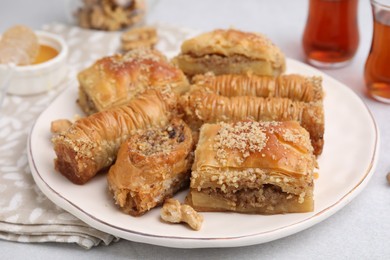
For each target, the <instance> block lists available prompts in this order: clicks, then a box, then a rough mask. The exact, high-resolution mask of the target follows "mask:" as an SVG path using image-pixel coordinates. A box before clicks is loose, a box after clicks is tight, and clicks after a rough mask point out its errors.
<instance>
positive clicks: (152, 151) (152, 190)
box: [107, 119, 193, 216]
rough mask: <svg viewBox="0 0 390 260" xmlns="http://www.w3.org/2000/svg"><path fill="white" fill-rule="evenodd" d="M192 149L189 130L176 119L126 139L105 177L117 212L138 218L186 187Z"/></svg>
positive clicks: (191, 160)
mask: <svg viewBox="0 0 390 260" xmlns="http://www.w3.org/2000/svg"><path fill="white" fill-rule="evenodd" d="M192 148H193V141H192V136H191V130H190V129H189V128H188V126H187V125H186V124H185V123H184V121H182V120H180V119H174V120H172V122H171V123H170V124H169V125H168V126H166V127H164V128H152V129H148V130H145V131H143V132H141V133H139V134H135V135H132V136H131V137H130V138H129V139H127V140H126V141H125V142H124V143H123V144H122V145H121V147H120V149H119V152H118V157H117V160H116V162H115V164H114V165H113V166H112V167H111V168H110V170H109V173H108V176H107V180H108V187H109V190H110V191H111V193H112V194H113V196H114V200H115V202H116V204H117V205H118V206H119V208H120V209H121V210H122V211H123V212H125V213H127V214H130V215H132V216H140V215H142V214H144V213H145V212H147V211H149V210H150V209H152V208H154V207H156V206H158V205H160V204H162V203H163V202H164V200H165V199H167V198H169V197H172V196H173V194H174V193H176V192H177V191H178V190H180V189H182V188H185V187H188V185H189V178H190V169H191V165H192V162H193V152H192Z"/></svg>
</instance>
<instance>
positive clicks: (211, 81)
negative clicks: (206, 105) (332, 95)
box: [192, 73, 324, 102]
mask: <svg viewBox="0 0 390 260" xmlns="http://www.w3.org/2000/svg"><path fill="white" fill-rule="evenodd" d="M192 84H193V87H197V88H203V89H207V90H209V91H211V92H213V93H216V94H218V95H221V96H225V97H237V96H254V97H282V98H288V99H291V100H293V101H302V102H316V101H322V100H323V97H324V93H323V89H322V78H321V77H318V76H313V77H308V76H302V75H298V74H289V75H281V76H278V77H271V76H257V75H237V74H226V75H214V74H213V73H206V74H203V75H197V76H195V77H193V78H192Z"/></svg>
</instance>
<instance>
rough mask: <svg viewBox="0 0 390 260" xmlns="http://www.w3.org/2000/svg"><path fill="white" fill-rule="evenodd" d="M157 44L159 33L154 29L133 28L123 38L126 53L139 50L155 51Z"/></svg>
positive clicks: (123, 47)
mask: <svg viewBox="0 0 390 260" xmlns="http://www.w3.org/2000/svg"><path fill="white" fill-rule="evenodd" d="M156 43H157V31H156V29H155V28H154V27H140V28H133V29H131V30H129V31H126V32H124V33H123V34H122V36H121V47H122V50H124V51H129V50H133V49H137V48H150V49H153V48H154V45H155V44H156Z"/></svg>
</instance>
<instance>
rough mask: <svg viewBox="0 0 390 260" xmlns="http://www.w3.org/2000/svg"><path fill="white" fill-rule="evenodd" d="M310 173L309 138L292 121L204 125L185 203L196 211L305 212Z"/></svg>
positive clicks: (310, 192) (309, 205)
mask: <svg viewBox="0 0 390 260" xmlns="http://www.w3.org/2000/svg"><path fill="white" fill-rule="evenodd" d="M316 167H317V162H316V158H315V156H314V155H313V147H312V146H311V143H310V139H309V134H308V133H307V131H306V130H305V129H304V128H302V127H301V126H300V125H299V124H298V123H297V122H295V121H288V122H263V123H260V122H254V121H240V122H236V123H231V124H227V123H220V124H205V125H203V126H202V128H201V131H200V137H199V143H198V145H197V147H196V150H195V161H194V164H193V167H192V175H191V186H190V187H191V188H190V193H189V195H188V197H187V203H188V204H189V205H191V206H193V208H194V209H195V210H198V211H234V212H241V213H255V214H279V213H292V212H310V211H313V209H314V200H313V173H314V170H315V169H316Z"/></svg>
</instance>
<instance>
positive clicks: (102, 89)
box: [78, 48, 189, 114]
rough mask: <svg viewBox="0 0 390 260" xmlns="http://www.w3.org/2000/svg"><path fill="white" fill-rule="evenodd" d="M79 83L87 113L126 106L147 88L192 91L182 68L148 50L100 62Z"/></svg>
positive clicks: (83, 72)
mask: <svg viewBox="0 0 390 260" xmlns="http://www.w3.org/2000/svg"><path fill="white" fill-rule="evenodd" d="M78 81H79V97H78V104H79V105H80V107H81V108H82V109H83V111H84V112H85V113H86V114H92V113H96V112H100V111H103V110H107V109H109V108H111V107H115V106H120V105H124V104H126V103H128V102H129V100H131V99H133V98H134V97H135V96H136V95H137V94H139V93H141V92H143V91H145V90H146V89H150V88H153V89H159V90H161V91H165V90H166V91H172V92H174V93H177V94H181V93H184V92H186V91H187V90H188V88H189V83H188V80H187V78H186V76H185V75H184V74H183V72H182V71H181V70H180V69H179V68H177V67H176V66H174V65H172V64H171V63H170V62H169V61H168V60H167V58H166V57H165V56H164V55H163V54H162V53H161V52H159V51H157V50H151V49H146V48H140V49H135V50H132V51H129V52H127V53H126V54H123V55H122V54H115V55H113V56H108V57H104V58H102V59H99V60H98V61H96V62H95V63H94V64H93V65H92V66H90V67H88V68H86V69H84V70H83V71H81V72H80V73H79V74H78ZM167 86H168V89H167Z"/></svg>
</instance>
